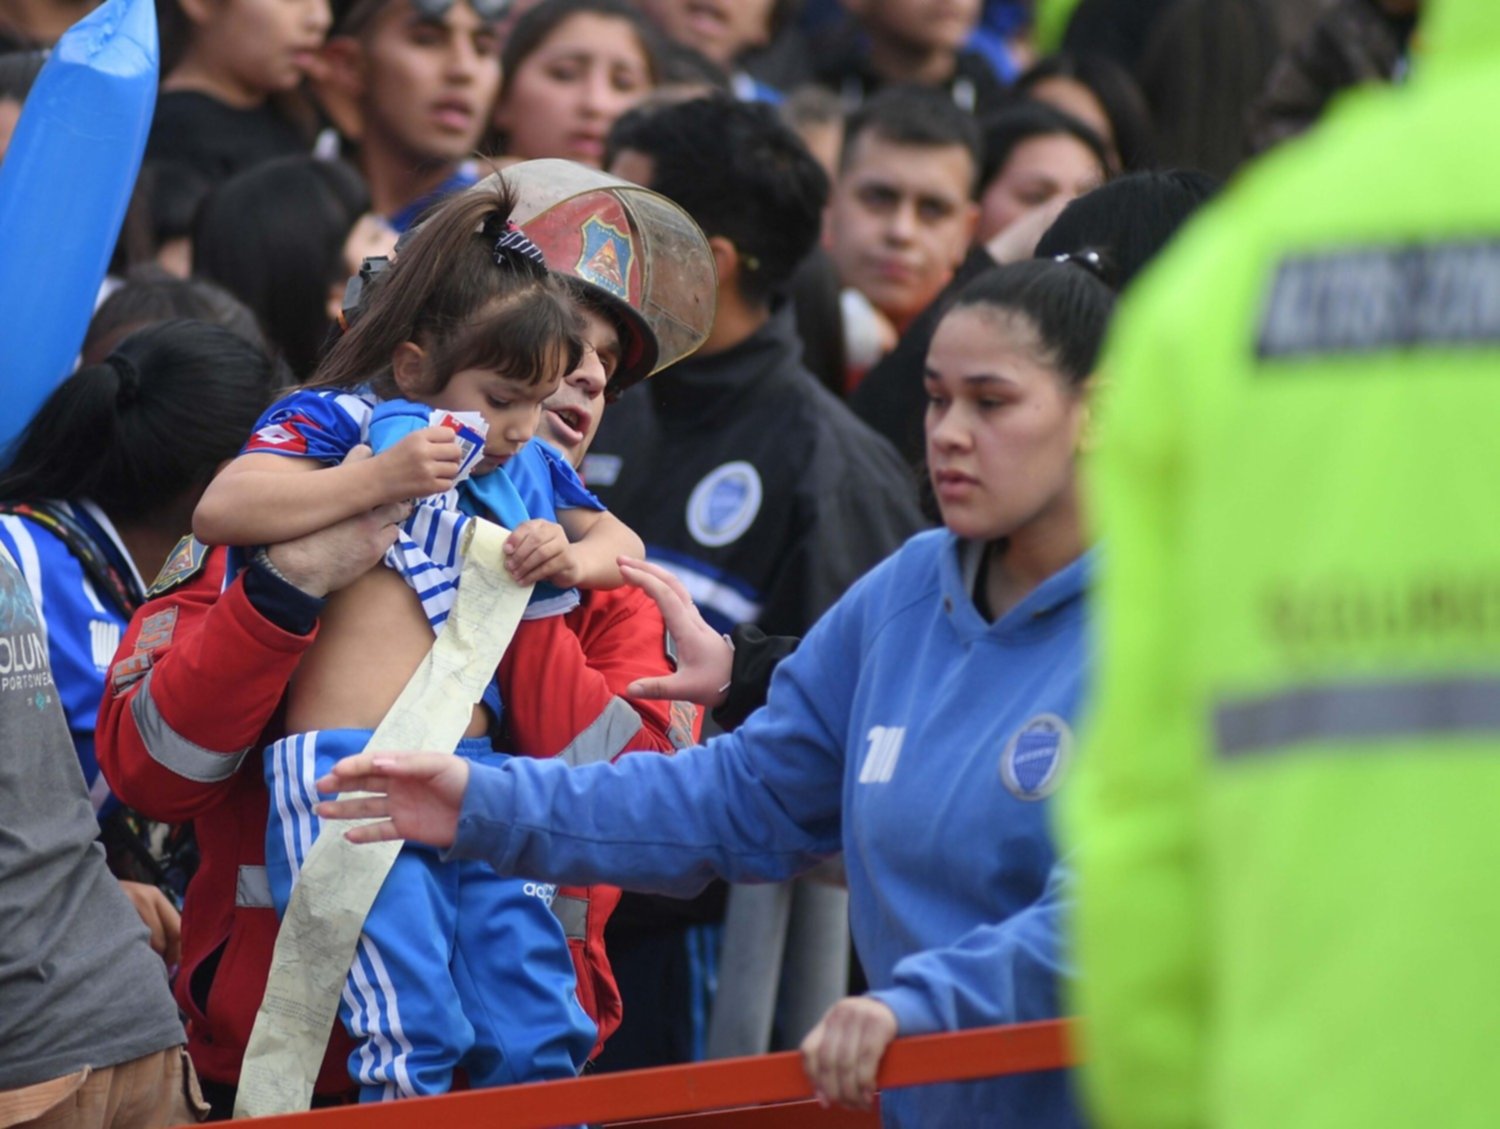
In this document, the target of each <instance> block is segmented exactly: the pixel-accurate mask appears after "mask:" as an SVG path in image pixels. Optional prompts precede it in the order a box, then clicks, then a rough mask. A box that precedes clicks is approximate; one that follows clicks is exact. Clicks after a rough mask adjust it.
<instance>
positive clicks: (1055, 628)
mask: <svg viewBox="0 0 1500 1129" xmlns="http://www.w3.org/2000/svg"><path fill="white" fill-rule="evenodd" d="M1112 300H1113V295H1112V293H1111V292H1110V290H1109V288H1108V287H1107V286H1106V285H1105V284H1104V283H1102V282H1101V281H1099V279H1098V278H1096V277H1094V276H1092V275H1091V273H1090V272H1089V271H1088V270H1087V269H1085V268H1084V267H1083V266H1080V265H1077V264H1074V263H1056V262H1028V263H1021V264H1017V265H1014V266H1009V267H1002V268H999V269H997V270H995V271H993V272H990V273H988V274H986V275H983V276H981V277H980V278H978V279H976V280H975V281H974V282H973V283H972V284H971V285H970V286H969V287H967V288H966V289H965V290H963V291H962V292H961V293H960V295H959V297H958V299H957V301H956V303H955V304H954V306H953V308H952V309H951V311H950V312H949V313H948V314H947V316H946V317H945V318H944V319H943V321H942V322H941V323H940V324H939V326H938V329H937V333H936V335H935V336H934V338H933V342H932V347H931V350H930V352H929V354H928V358H927V367H926V373H925V376H924V383H925V386H926V390H927V395H928V409H927V417H926V431H927V459H928V464H929V468H930V473H931V476H932V484H933V489H934V492H935V494H936V496H937V502H938V506H939V508H940V509H941V511H942V516H943V524H944V526H945V527H946V528H945V529H941V530H935V531H933V532H929V533H923V534H919V535H917V536H916V537H914V538H913V539H912V540H910V541H909V542H907V544H906V545H905V546H904V547H903V548H902V549H900V550H899V551H898V552H897V553H896V554H895V555H894V556H893V557H891V558H890V559H889V560H887V561H885V562H884V563H883V564H881V565H879V566H878V567H877V568H875V569H874V570H873V571H872V572H870V573H869V575H867V576H866V577H865V578H864V579H863V580H861V581H860V582H859V583H858V584H857V585H855V586H854V587H853V588H851V589H850V590H849V592H848V593H847V594H846V595H845V596H844V597H843V598H842V599H841V600H840V601H839V602H838V603H837V604H835V605H834V607H833V608H832V609H830V610H829V611H828V613H827V614H826V615H825V616H824V617H823V618H822V619H821V620H819V622H818V623H817V625H816V626H815V627H814V628H813V630H812V631H811V632H810V633H809V634H808V636H807V638H806V639H805V640H803V642H802V644H801V646H800V647H799V648H798V649H797V651H796V653H795V654H794V655H792V656H791V657H790V658H788V659H786V660H785V662H783V663H782V664H781V667H780V668H779V669H778V671H777V675H776V679H775V685H774V686H773V688H772V690H771V694H770V697H769V700H768V701H767V703H766V705H765V707H764V708H763V709H760V710H758V711H757V712H756V713H754V714H753V715H752V716H751V717H750V718H749V719H748V720H747V721H746V722H745V723H744V725H742V726H741V727H740V728H739V729H738V730H736V731H735V732H733V733H731V734H728V735H727V736H723V737H719V738H716V739H715V740H714V741H713V742H712V743H711V744H710V745H708V746H706V747H702V748H697V749H690V750H686V751H684V752H681V753H679V754H678V755H677V756H675V757H672V758H666V757H625V758H623V759H621V760H620V761H618V762H617V763H615V764H612V765H592V766H586V767H583V768H575V769H571V770H568V769H566V768H565V767H564V766H561V765H557V764H554V763H550V762H543V761H528V760H524V759H522V758H513V759H510V760H508V761H506V762H505V763H504V764H502V765H501V766H499V767H488V766H486V767H482V768H473V769H471V768H470V767H469V766H468V765H465V764H461V763H459V762H455V761H454V760H453V758H450V757H431V756H427V755H414V756H408V757H404V758H400V759H399V760H397V759H393V758H390V757H387V756H383V755H380V754H371V755H366V756H362V757H359V758H356V759H355V760H353V761H351V762H349V763H347V764H343V765H340V766H339V768H338V770H337V772H336V774H335V776H334V777H333V778H332V779H330V780H325V781H323V782H322V785H323V786H324V787H325V788H327V789H329V790H332V788H333V787H337V788H338V789H340V790H352V789H359V790H367V791H370V792H375V793H385V795H383V796H380V795H378V796H375V797H369V798H364V799H354V800H343V801H334V802H329V803H324V804H321V805H320V807H319V810H320V812H321V813H322V814H323V815H325V816H361V817H363V816H373V817H377V818H379V817H382V816H385V817H388V821H387V822H384V823H381V822H376V823H372V824H369V825H367V826H363V827H360V828H358V829H356V830H354V831H351V832H350V833H349V837H350V838H351V839H354V840H356V841H365V840H373V839H379V838H388V837H393V836H395V835H398V834H399V835H401V836H405V837H414V838H417V839H420V840H421V841H423V842H426V843H432V844H434V845H440V846H444V847H451V853H452V854H454V855H456V856H461V857H464V858H473V859H478V858H483V859H486V860H488V861H489V862H491V863H492V864H493V865H494V866H495V867H496V868H497V869H498V870H499V871H501V872H506V873H508V872H511V871H515V870H521V871H525V872H529V873H541V874H545V875H546V876H547V877H549V878H552V879H556V880H560V881H569V882H578V881H599V880H609V879H614V880H616V881H620V882H623V883H624V884H626V885H629V886H630V887H631V888H634V889H641V890H650V891H654V892H660V893H669V894H673V895H677V896H682V895H684V894H690V893H693V892H694V891H696V890H698V889H700V888H701V887H702V885H703V884H704V883H705V882H706V881H707V880H708V879H709V878H710V877H711V876H713V875H714V874H719V875H723V876H724V877H727V878H729V879H731V880H733V881H746V880H759V881H774V880H780V879H783V878H785V877H787V876H788V875H790V874H793V873H796V872H798V871H801V870H805V869H807V868H808V867H810V866H811V865H813V864H814V863H815V862H817V861H818V860H820V859H822V858H826V857H827V856H829V855H831V854H833V853H835V852H837V851H839V850H840V849H842V850H843V852H844V859H845V862H846V865H847V867H848V878H849V905H850V914H851V924H852V932H853V935H854V940H855V945H856V948H857V949H858V951H859V956H860V959H861V963H862V964H863V966H864V968H865V971H866V973H867V975H868V977H869V981H870V985H871V988H872V991H871V992H870V993H869V994H868V995H866V996H863V997H857V998H853V999H846V1000H843V1001H841V1002H839V1003H838V1004H836V1005H834V1007H833V1008H832V1009H831V1010H830V1011H829V1012H828V1014H827V1015H826V1016H825V1017H824V1019H823V1021H822V1022H821V1023H820V1024H819V1025H818V1027H817V1028H816V1029H815V1030H814V1031H813V1033H812V1034H811V1035H809V1036H808V1039H807V1041H806V1042H805V1043H804V1047H803V1050H804V1060H805V1062H806V1065H807V1068H808V1071H809V1074H810V1075H811V1077H812V1079H813V1081H814V1084H815V1085H816V1087H817V1089H818V1091H819V1092H820V1093H821V1094H823V1095H824V1096H825V1097H828V1098H831V1099H835V1100H838V1101H843V1102H852V1103H856V1104H864V1105H868V1103H869V1101H870V1099H871V1097H872V1093H873V1089H874V1078H875V1069H876V1064H877V1063H878V1061H879V1059H880V1056H881V1054H882V1053H883V1051H884V1050H885V1047H886V1046H887V1045H888V1044H889V1043H890V1041H891V1040H892V1039H893V1038H894V1037H895V1036H897V1035H898V1034H899V1035H913V1034H922V1033H926V1032H931V1031H937V1030H944V1029H953V1028H958V1027H974V1026H982V1025H986V1024H994V1023H1014V1022H1020V1021H1025V1020H1032V1019H1042V1018H1049V1017H1052V1016H1055V1015H1056V1014H1057V1010H1058V1007H1059V1001H1058V991H1057V989H1058V984H1057V977H1058V974H1059V972H1060V971H1061V969H1062V968H1063V953H1062V947H1061V940H1060V937H1061V924H1062V922H1061V916H1062V912H1063V909H1064V906H1063V898H1062V895H1061V888H1062V885H1063V883H1062V879H1063V867H1062V864H1061V863H1060V860H1059V859H1058V857H1057V852H1056V849H1055V847H1054V845H1053V841H1052V838H1051V834H1050V831H1049V827H1048V821H1049V808H1050V806H1051V801H1050V799H1049V797H1051V796H1052V795H1053V794H1054V793H1055V792H1056V790H1057V789H1058V788H1059V787H1067V780H1068V765H1069V760H1070V758H1071V756H1072V754H1073V726H1074V725H1075V724H1076V719H1077V717H1078V714H1079V708H1080V704H1081V700H1082V697H1083V694H1084V692H1085V688H1086V685H1087V682H1088V675H1089V666H1088V649H1087V641H1086V635H1085V617H1084V602H1085V597H1086V593H1087V591H1088V577H1089V571H1090V560H1089V554H1088V552H1087V540H1086V537H1085V534H1084V531H1083V528H1082V524H1081V521H1080V516H1079V506H1078V479H1077V471H1076V453H1077V450H1078V447H1079V445H1080V442H1081V441H1082V439H1083V436H1084V433H1085V430H1086V427H1087V419H1088V394H1089V385H1090V374H1091V373H1092V371H1093V366H1094V360H1095V356H1096V353H1097V350H1098V347H1099V342H1100V339H1101V337H1102V336H1103V332H1104V328H1105V324H1106V322H1107V319H1108V316H1109V312H1110V309H1111V306H1112ZM721 673H722V670H721ZM466 793H467V795H466ZM627 797H628V802H626V799H627ZM460 803H462V804H463V805H464V809H465V811H466V813H467V815H466V819H465V822H464V826H463V828H462V829H461V830H460V829H459V828H458V825H457V812H458V806H459V804H460ZM669 813H670V817H669ZM919 830H920V831H921V832H923V833H920V834H919V833H917V832H918V831H919ZM881 1114H882V1117H883V1119H884V1120H885V1122H886V1124H888V1125H901V1126H917V1125H965V1126H970V1125H973V1126H978V1125H1010V1124H1026V1125H1031V1126H1039V1127H1047V1129H1059V1127H1063V1126H1068V1127H1072V1126H1076V1125H1078V1124H1079V1123H1080V1121H1079V1115H1078V1112H1077V1110H1076V1109H1075V1108H1074V1106H1073V1104H1072V1098H1071V1096H1070V1094H1069V1082H1068V1078H1067V1077H1066V1075H1065V1074H1063V1073H1061V1072H1048V1073H1043V1074H1033V1075H1026V1076H1019V1077H1014V1078H1002V1079H995V1080H993V1081H985V1082H977V1083H965V1084H961V1085H939V1086H924V1087H920V1088H918V1089H914V1090H906V1091H894V1092H891V1093H887V1094H885V1095H883V1096H882V1100H881Z"/></svg>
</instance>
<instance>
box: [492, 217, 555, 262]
mask: <svg viewBox="0 0 1500 1129" xmlns="http://www.w3.org/2000/svg"><path fill="white" fill-rule="evenodd" d="M495 265H496V266H498V267H504V266H513V267H519V268H521V269H523V270H529V271H531V272H532V273H533V274H536V275H545V274H546V273H547V257H546V256H545V255H543V254H542V249H541V248H540V247H538V246H537V245H536V244H535V243H533V242H532V241H531V239H530V237H529V236H528V235H527V234H526V233H525V232H524V231H522V230H521V229H520V228H519V227H517V226H516V225H515V224H513V223H507V224H506V225H505V231H504V232H503V233H502V234H501V236H500V238H499V239H497V240H495Z"/></svg>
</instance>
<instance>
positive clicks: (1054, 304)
mask: <svg viewBox="0 0 1500 1129" xmlns="http://www.w3.org/2000/svg"><path fill="white" fill-rule="evenodd" d="M1114 305H1115V292H1114V291H1113V290H1112V289H1111V288H1110V287H1109V286H1108V285H1107V284H1105V283H1104V282H1103V281H1102V280H1101V279H1100V278H1099V276H1098V275H1097V274H1096V273H1095V271H1094V269H1093V267H1092V266H1091V265H1089V264H1087V263H1085V262H1057V261H1054V260H1051V259H1047V260H1042V259H1030V260H1028V261H1026V262H1020V263H1012V264H1010V265H1009V266H1003V267H996V268H995V269H994V270H989V271H985V272H984V274H982V275H980V276H979V277H978V278H976V279H975V280H974V281H973V282H971V283H969V285H967V286H965V287H964V288H963V289H962V290H960V291H959V292H958V297H957V298H955V299H954V301H953V305H952V306H951V307H950V308H949V311H948V312H949V313H952V312H953V311H955V310H963V309H970V308H975V307H982V308H984V309H987V310H994V311H997V312H1000V313H1010V314H1019V315H1020V316H1021V317H1024V318H1025V319H1026V321H1027V322H1028V323H1029V324H1030V325H1031V326H1032V327H1033V328H1034V329H1035V330H1036V333H1037V337H1038V338H1039V339H1040V341H1041V346H1042V351H1043V355H1044V356H1045V357H1046V359H1047V362H1048V363H1049V364H1051V365H1052V366H1054V367H1055V368H1056V369H1057V370H1058V372H1060V373H1061V374H1062V376H1063V377H1064V379H1066V380H1067V382H1068V383H1069V384H1070V385H1074V386H1076V385H1079V384H1082V383H1083V381H1085V380H1086V379H1088V377H1089V375H1090V374H1091V373H1092V372H1093V371H1094V365H1095V363H1096V362H1097V361H1098V359H1099V347H1100V345H1101V344H1102V343H1103V341H1104V331H1105V329H1106V328H1107V327H1108V325H1109V315H1110V312H1111V311H1112V310H1113V309H1114Z"/></svg>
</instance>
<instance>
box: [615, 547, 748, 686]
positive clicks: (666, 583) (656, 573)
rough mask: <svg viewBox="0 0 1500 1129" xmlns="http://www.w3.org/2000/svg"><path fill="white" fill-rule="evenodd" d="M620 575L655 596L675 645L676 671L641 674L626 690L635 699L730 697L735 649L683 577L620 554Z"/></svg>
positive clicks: (647, 593) (628, 582)
mask: <svg viewBox="0 0 1500 1129" xmlns="http://www.w3.org/2000/svg"><path fill="white" fill-rule="evenodd" d="M620 575H621V576H623V577H624V578H625V583H627V584H634V585H635V586H636V587H637V588H639V589H640V590H641V591H643V592H645V593H646V595H648V596H650V597H651V598H652V599H653V600H655V601H656V606H657V607H658V608H660V609H661V618H662V620H663V621H664V622H665V623H666V625H667V630H668V631H669V632H671V633H672V640H673V642H675V643H676V644H677V671H676V673H674V674H669V675H666V676H664V677H661V678H638V679H636V680H635V681H634V682H632V683H631V684H630V685H629V687H627V689H626V691H625V692H626V693H627V694H629V695H630V696H631V697H633V698H667V699H670V700H672V701H679V702H697V703H698V704H699V705H702V706H708V707H709V708H713V707H715V706H720V705H723V704H724V699H725V698H726V697H727V696H728V693H727V690H728V686H729V676H730V674H731V672H732V671H733V670H734V648H733V647H731V646H730V645H729V643H728V641H727V640H725V638H724V636H722V635H720V634H719V633H718V632H717V631H715V630H714V629H713V628H712V627H710V626H709V625H708V624H707V623H706V622H705V621H704V619H703V616H702V615H700V614H699V613H698V606H697V605H696V604H694V603H693V598H692V596H690V595H688V590H687V589H686V588H684V587H683V586H682V581H680V580H678V579H677V577H675V576H673V575H672V574H671V573H670V572H668V571H667V570H666V569H664V568H662V567H661V566H660V565H654V564H651V563H650V562H648V561H637V560H632V559H631V558H630V557H621V558H620Z"/></svg>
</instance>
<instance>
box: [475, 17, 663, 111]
mask: <svg viewBox="0 0 1500 1129" xmlns="http://www.w3.org/2000/svg"><path fill="white" fill-rule="evenodd" d="M577 15H590V16H607V17H609V18H610V19H617V20H624V21H625V22H626V23H628V24H629V25H630V26H631V27H632V28H633V29H634V30H635V37H636V39H637V40H638V41H639V42H640V45H641V51H642V52H643V53H644V54H645V56H646V71H647V73H648V74H650V76H651V85H652V86H657V85H659V84H660V83H661V80H662V39H661V36H660V34H659V33H658V32H657V30H656V25H655V24H653V23H652V22H651V21H650V20H648V19H647V18H646V17H645V16H644V15H642V14H641V12H640V11H638V10H637V9H636V8H635V6H634V5H632V4H629V3H626V0H542V2H541V3H540V4H538V5H537V6H536V7H534V8H532V9H530V10H529V11H528V12H527V13H526V14H525V15H523V16H522V17H521V18H520V19H518V20H517V21H516V25H515V27H513V28H511V30H510V38H508V39H507V40H506V41H505V50H503V51H502V52H501V53H500V74H501V76H502V77H501V80H500V101H501V102H504V101H505V96H506V95H507V94H509V93H510V84H511V83H512V82H513V81H514V80H515V77H516V72H517V71H518V70H520V68H521V64H522V63H524V62H525V61H526V59H527V58H528V57H529V56H530V55H531V53H532V52H533V51H535V50H536V49H537V48H538V47H540V46H541V45H542V44H543V43H544V42H545V41H546V40H547V37H548V36H550V35H551V34H552V33H553V32H554V31H556V30H557V28H558V26H559V25H561V24H562V23H563V22H564V21H566V20H569V19H572V18H573V17H574V16H577Z"/></svg>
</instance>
